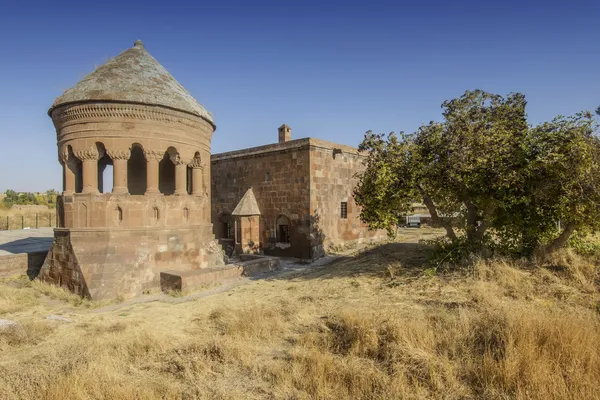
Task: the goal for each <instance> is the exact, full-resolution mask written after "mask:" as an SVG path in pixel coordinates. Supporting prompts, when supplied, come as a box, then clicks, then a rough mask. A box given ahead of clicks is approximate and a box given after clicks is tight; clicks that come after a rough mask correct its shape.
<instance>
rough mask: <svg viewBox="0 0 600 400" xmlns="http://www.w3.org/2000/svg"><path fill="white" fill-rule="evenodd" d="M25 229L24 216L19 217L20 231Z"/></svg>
mask: <svg viewBox="0 0 600 400" xmlns="http://www.w3.org/2000/svg"><path fill="white" fill-rule="evenodd" d="M23 228H25V216H24V215H21V229H23Z"/></svg>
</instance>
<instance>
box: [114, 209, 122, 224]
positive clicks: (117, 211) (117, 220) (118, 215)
mask: <svg viewBox="0 0 600 400" xmlns="http://www.w3.org/2000/svg"><path fill="white" fill-rule="evenodd" d="M114 220H115V225H117V226H118V225H121V222H123V209H122V208H121V207H119V206H116V207H115V214H114Z"/></svg>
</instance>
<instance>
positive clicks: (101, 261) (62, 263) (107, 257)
mask: <svg viewBox="0 0 600 400" xmlns="http://www.w3.org/2000/svg"><path fill="white" fill-rule="evenodd" d="M222 263H223V255H222V249H221V247H220V246H219V245H218V244H217V243H216V241H215V240H214V237H213V234H212V225H210V224H205V225H191V226H187V227H182V226H179V227H175V228H169V227H154V228H138V229H73V228H71V229H60V228H57V229H56V230H55V233H54V242H53V244H52V248H51V249H50V252H49V253H48V257H47V258H46V261H45V262H44V265H43V267H42V270H41V273H40V277H41V278H42V279H44V280H47V281H50V282H53V283H55V284H57V285H59V286H62V287H65V288H67V289H68V290H70V291H72V292H74V293H77V294H79V295H82V296H86V297H90V298H92V299H94V300H97V299H110V298H115V297H117V296H123V297H130V296H135V295H139V294H142V293H143V292H144V291H146V290H150V289H154V288H158V287H159V284H160V272H161V271H165V270H178V271H184V270H192V269H200V268H206V267H212V266H215V265H220V264H222Z"/></svg>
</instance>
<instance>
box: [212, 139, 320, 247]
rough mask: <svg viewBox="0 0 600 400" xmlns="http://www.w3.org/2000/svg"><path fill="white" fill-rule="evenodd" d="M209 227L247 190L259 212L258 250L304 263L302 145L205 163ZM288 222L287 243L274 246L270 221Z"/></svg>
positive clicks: (305, 171)
mask: <svg viewBox="0 0 600 400" xmlns="http://www.w3.org/2000/svg"><path fill="white" fill-rule="evenodd" d="M211 163H212V166H211V173H212V179H211V186H212V194H213V195H212V221H213V222H214V224H215V232H216V233H219V229H218V226H217V225H218V222H217V221H219V220H220V218H221V217H222V216H223V215H224V214H230V213H231V212H232V211H233V209H234V208H235V206H236V205H237V204H238V202H239V201H240V199H241V198H242V196H243V195H244V194H245V192H246V191H247V190H248V188H250V187H252V190H253V191H254V195H255V196H256V201H257V204H258V207H259V209H260V212H261V215H260V246H261V248H262V249H264V252H265V253H266V254H270V255H279V256H290V257H298V258H310V257H311V254H310V208H309V176H310V175H309V150H308V139H299V140H293V141H290V142H286V143H281V144H274V145H268V146H261V147H255V148H252V149H246V150H242V151H234V152H229V153H222V154H216V155H213V156H212V157H211ZM279 216H285V217H287V218H288V219H289V221H290V243H289V244H288V243H277V240H276V227H275V224H276V220H277V218H278V217H279Z"/></svg>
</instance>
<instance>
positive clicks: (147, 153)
mask: <svg viewBox="0 0 600 400" xmlns="http://www.w3.org/2000/svg"><path fill="white" fill-rule="evenodd" d="M164 155H165V152H164V151H160V150H144V157H146V161H151V160H154V161H160V160H162V159H163V157H164Z"/></svg>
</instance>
